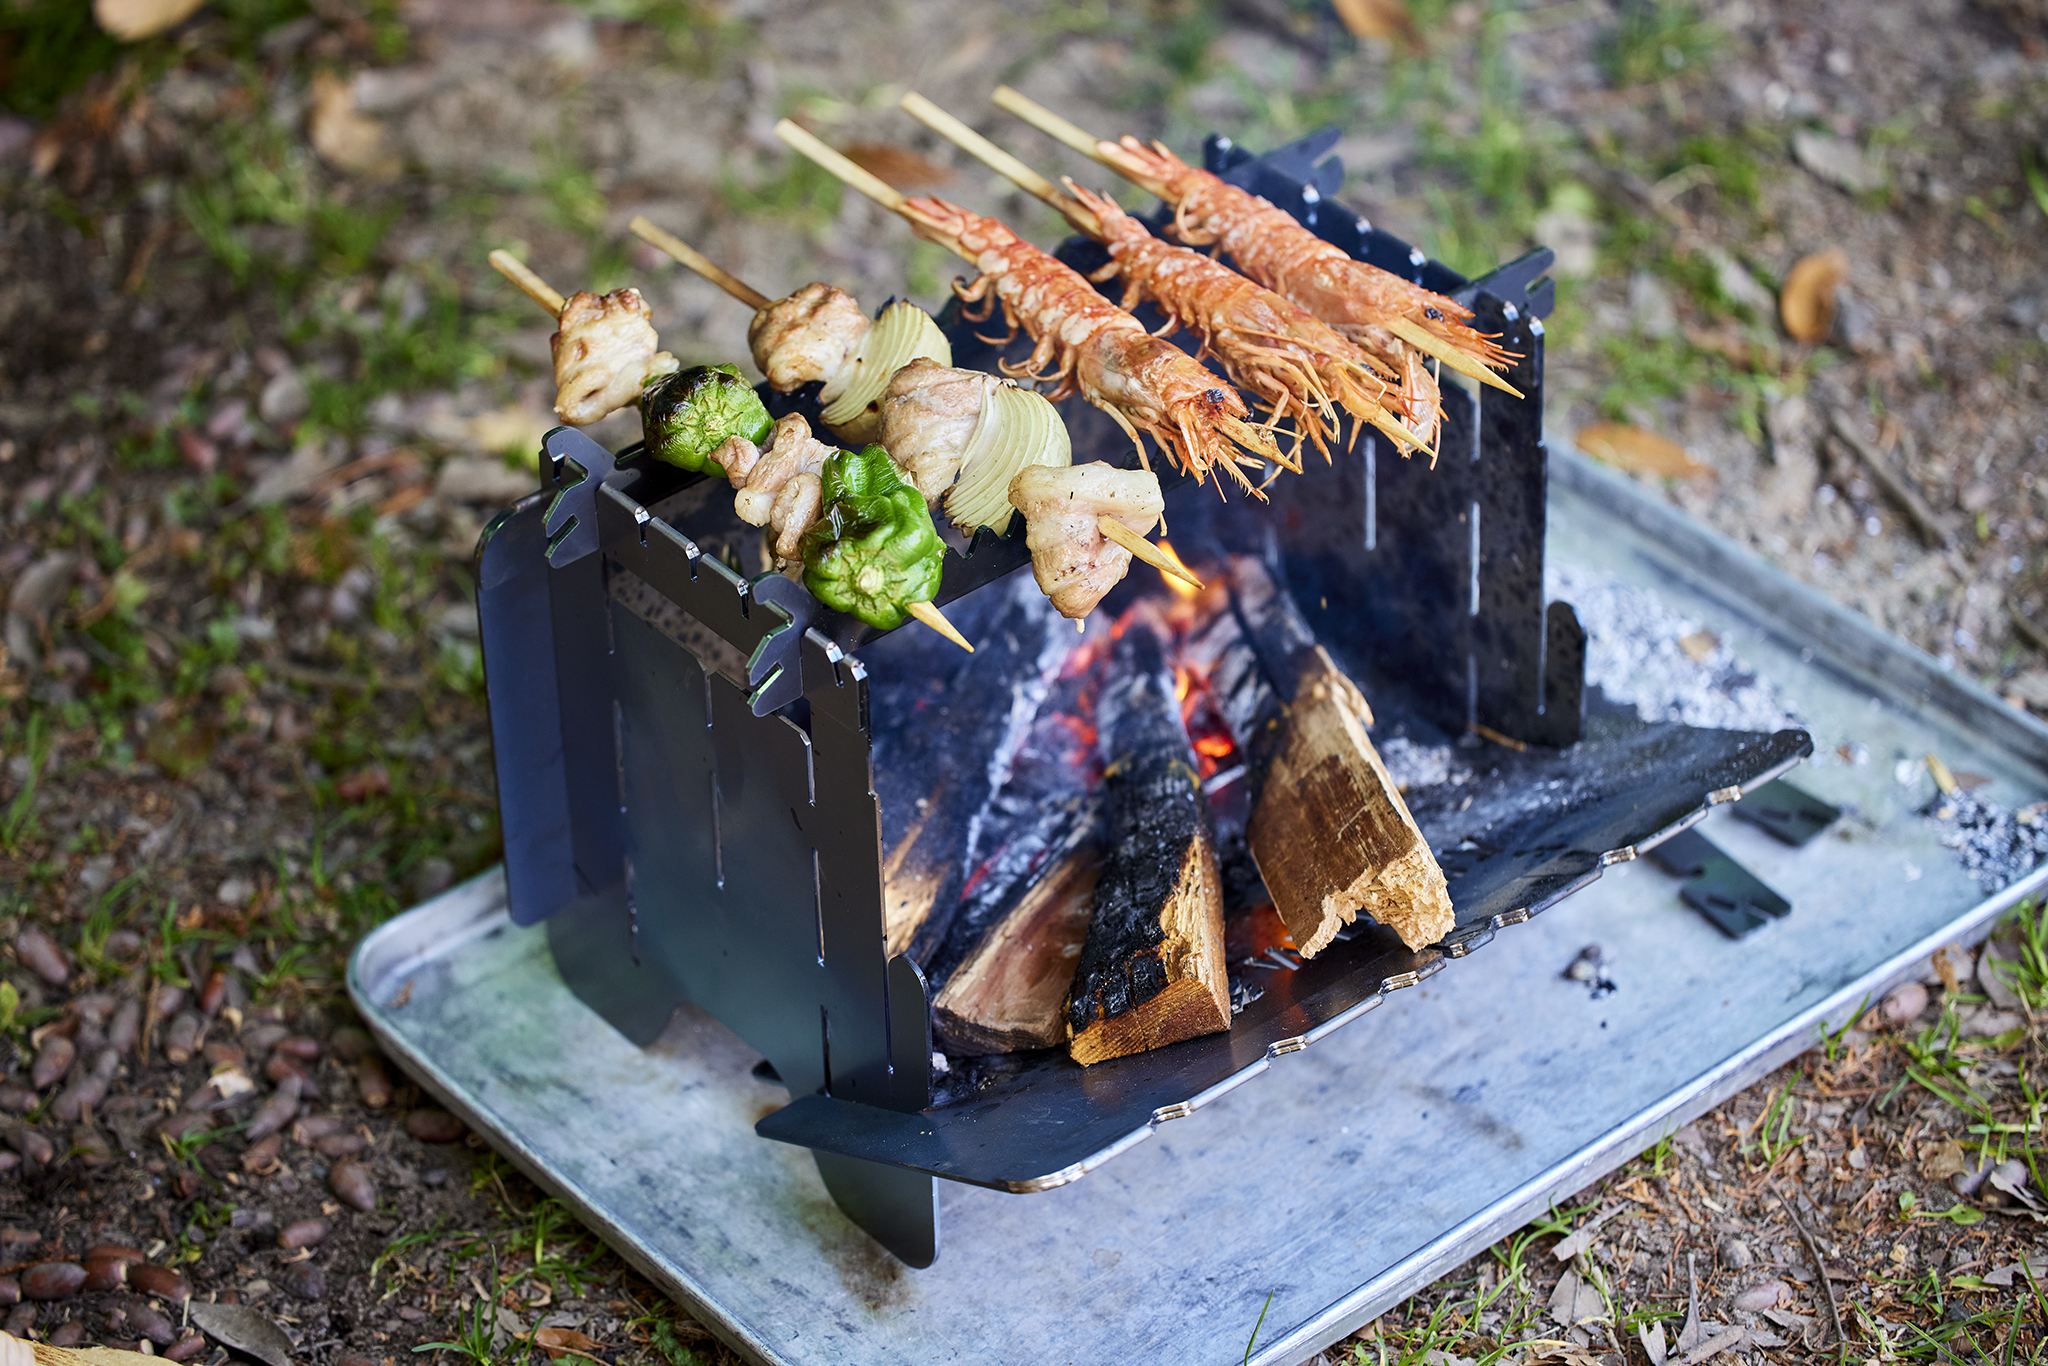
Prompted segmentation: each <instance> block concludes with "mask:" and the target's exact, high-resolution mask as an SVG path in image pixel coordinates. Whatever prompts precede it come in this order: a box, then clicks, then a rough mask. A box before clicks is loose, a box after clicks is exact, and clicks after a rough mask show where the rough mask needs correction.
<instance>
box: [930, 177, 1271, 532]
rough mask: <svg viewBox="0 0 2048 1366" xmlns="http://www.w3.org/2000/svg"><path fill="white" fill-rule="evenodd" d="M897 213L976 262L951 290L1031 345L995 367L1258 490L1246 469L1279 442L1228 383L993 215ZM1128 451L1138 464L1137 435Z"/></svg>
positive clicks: (1190, 463)
mask: <svg viewBox="0 0 2048 1366" xmlns="http://www.w3.org/2000/svg"><path fill="white" fill-rule="evenodd" d="M903 212H904V216H905V217H906V218H908V219H909V220H910V222H911V224H912V226H913V228H914V229H915V231H916V232H917V235H918V236H920V237H922V238H924V239H926V240H927V241H931V242H936V243H938V244H939V245H941V246H945V247H949V248H951V249H952V250H954V251H956V252H958V253H959V254H961V255H962V256H965V257H967V258H969V259H970V260H972V261H973V262H974V265H975V267H976V269H978V270H979V271H980V272H981V274H980V275H979V276H978V277H976V278H975V279H974V280H973V281H971V282H968V283H964V284H963V283H956V284H955V285H954V286H953V291H954V293H956V294H958V295H959V296H960V298H961V299H962V300H963V301H965V302H968V303H985V304H986V305H987V308H988V309H990V310H992V309H993V308H994V307H995V306H996V305H997V304H1000V305H1001V306H1002V310H1003V318H1004V320H1005V321H1006V322H1007V323H1008V324H1009V326H1010V336H1012V337H1014V336H1016V334H1017V331H1018V329H1019V328H1020V327H1021V328H1022V330H1023V331H1025V332H1026V333H1028V334H1029V335H1030V336H1031V338H1032V340H1033V341H1034V342H1035V343H1036V346H1035V347H1034V349H1033V350H1032V352H1031V355H1030V357H1029V358H1028V359H1027V360H1025V361H1024V362H1023V364H1021V365H1015V366H1013V365H1008V364H1005V365H1004V367H1003V369H1004V372H1005V373H1006V374H1010V375H1012V376H1015V377H1018V378H1028V379H1031V380H1034V381H1042V380H1057V385H1056V387H1055V388H1054V389H1053V391H1052V392H1051V393H1050V394H1049V395H1047V397H1049V398H1052V399H1054V400H1058V399H1062V398H1065V397H1067V396H1068V395H1070V394H1073V393H1076V392H1078V393H1080V394H1081V395H1082V397H1084V398H1086V399H1087V400H1088V402H1090V403H1092V404H1094V405H1095V406H1096V407H1098V408H1100V409H1102V411H1103V412H1105V413H1108V414H1109V416H1110V417H1111V418H1112V419H1113V420H1114V421H1115V422H1116V424H1117V425H1118V426H1120V427H1122V428H1123V429H1124V431H1125V432H1126V433H1127V434H1128V435H1129V436H1130V438H1131V440H1132V441H1133V442H1134V443H1136V442H1137V441H1138V434H1139V433H1140V432H1143V433H1145V434H1146V435H1148V436H1150V437H1151V438H1152V439H1153V440H1154V441H1156V442H1158V443H1159V446H1160V448H1161V449H1162V450H1164V451H1166V452H1167V454H1168V455H1169V457H1170V458H1171V459H1172V460H1173V461H1174V463H1175V464H1177V465H1178V466H1179V467H1180V468H1182V469H1184V470H1186V471H1187V472H1188V473H1190V474H1192V475H1194V476H1195V477H1196V478H1197V479H1206V478H1210V477H1215V478H1216V479H1217V487H1218V488H1219V489H1220V488H1221V487H1222V483H1221V477H1220V476H1217V475H1215V474H1214V472H1215V471H1216V470H1217V469H1219V468H1220V469H1222V470H1225V471H1227V472H1228V473H1229V474H1230V475H1231V477H1232V478H1234V479H1236V480H1237V481H1238V483H1239V484H1240V485H1242V486H1243V487H1244V488H1245V489H1246V490H1247V491H1248V492H1252V493H1257V492H1258V489H1257V487H1256V486H1255V485H1254V484H1253V483H1252V481H1251V480H1250V479H1249V478H1247V477H1246V475H1245V472H1244V471H1245V469H1246V468H1251V469H1257V468H1258V467H1259V465H1260V463H1261V462H1262V461H1265V460H1277V459H1278V458H1279V455H1280V452H1279V448H1278V446H1277V445H1275V443H1274V441H1273V437H1272V433H1271V432H1270V431H1268V430H1267V429H1266V428H1264V427H1261V426H1259V425H1257V424H1255V423H1252V422H1250V421H1248V420H1247V419H1248V417H1249V410H1248V409H1247V408H1246V407H1245V403H1244V400H1243V399H1242V398H1240V397H1239V396H1238V394H1237V392H1236V391H1235V390H1234V389H1231V388H1230V387H1229V386H1228V385H1224V384H1220V383H1218V382H1217V378H1216V376H1215V375H1213V374H1211V373H1210V372H1209V371H1208V370H1206V369H1204V368H1203V367H1202V366H1201V365H1200V364H1199V363H1198V362H1196V361H1195V359H1194V358H1193V357H1191V356H1189V355H1188V354H1187V352H1185V351H1183V350H1181V349H1180V348H1179V347H1177V346H1175V345H1173V344H1172V343H1171V342H1168V341H1165V340H1162V339H1161V338H1158V337H1155V336H1153V335H1152V334H1151V333H1149V332H1147V331H1146V330H1145V328H1144V325H1143V324H1141V323H1140V322H1139V321H1138V320H1137V319H1136V318H1133V317H1132V316H1131V315H1130V314H1128V313H1126V312H1124V311H1123V310H1122V309H1120V308H1118V307H1117V306H1116V305H1115V304H1114V303H1112V302H1110V301H1109V300H1108V299H1106V298H1104V297H1103V296H1102V295H1101V294H1100V293H1099V292H1098V291H1097V290H1096V289H1095V288H1094V287H1093V286H1091V285H1090V284H1089V283H1088V281H1087V280H1086V279H1085V278H1084V277H1083V276H1081V275H1080V274H1078V273H1077V272H1076V271H1074V270H1073V269H1072V268H1071V267H1069V266H1068V265H1067V264H1066V263H1065V262H1062V261H1059V260H1057V259H1055V258H1054V257H1052V256H1050V255H1048V254H1047V253H1045V252H1043V251H1040V250H1039V249H1038V248H1037V247H1035V246H1033V245H1031V244H1030V243H1029V242H1026V241H1024V240H1023V239H1022V238H1020V237H1018V236H1017V234H1016V233H1014V232H1012V231H1010V229H1009V228H1007V227H1005V226H1004V225H1003V224H1002V223H1000V222H998V221H997V220H995V219H993V218H985V217H983V216H982V215H980V214H977V213H971V212H969V211H968V210H966V209H963V208H961V207H960V206H959V205H957V204H949V203H947V202H946V201H945V200H943V199H933V198H929V197H919V198H915V199H911V200H908V201H907V202H906V203H905V204H904V205H903ZM982 316H984V317H986V316H987V311H986V310H985V311H984V313H983V314H982ZM1138 455H1139V459H1140V461H1141V462H1143V461H1144V460H1145V455H1144V447H1143V446H1142V445H1139V448H1138ZM1147 468H1150V466H1149V463H1147Z"/></svg>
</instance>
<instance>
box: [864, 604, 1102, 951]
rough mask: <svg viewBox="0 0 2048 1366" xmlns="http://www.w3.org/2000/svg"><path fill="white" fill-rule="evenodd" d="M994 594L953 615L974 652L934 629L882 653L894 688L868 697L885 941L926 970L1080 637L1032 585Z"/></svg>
mask: <svg viewBox="0 0 2048 1366" xmlns="http://www.w3.org/2000/svg"><path fill="white" fill-rule="evenodd" d="M988 593H989V598H990V601H989V604H988V606H987V607H986V608H984V609H983V610H984V611H985V613H986V615H982V616H968V615H966V614H964V613H961V612H959V611H957V610H956V611H955V612H954V615H955V618H956V622H957V624H959V625H960V626H961V628H962V629H963V630H967V631H968V632H969V633H970V634H971V636H972V638H973V639H974V641H975V652H974V653H973V654H971V655H963V654H961V653H960V652H959V651H958V650H957V649H955V648H954V647H953V646H952V645H950V644H947V643H946V642H945V641H943V640H940V639H939V638H938V637H937V636H935V635H933V634H932V633H931V632H927V631H919V632H914V633H898V635H896V636H892V637H891V638H890V639H889V640H888V641H887V642H885V644H886V645H887V646H888V647H890V648H889V649H888V650H887V651H880V650H878V651H875V652H874V656H875V660H876V663H877V664H878V665H880V666H882V667H885V668H886V669H887V671H888V674H889V682H890V686H887V687H877V688H874V689H873V690H872V696H873V697H874V699H875V700H874V703H873V705H874V709H875V715H874V717H873V727H874V734H875V740H874V773H875V795H876V796H877V798H878V799H879V802H880V806H881V821H882V850H883V855H882V882H883V911H884V938H885V941H886V943H887V947H888V952H889V953H890V954H891V955H895V954H898V953H908V954H910V955H911V956H912V957H913V958H915V959H916V960H917V961H918V962H919V963H920V964H925V963H927V962H929V960H930V959H931V957H932V955H933V954H934V953H935V952H936V951H937V950H938V948H939V946H940V945H941V944H943V942H944V941H945V938H946V931H947V928H948V925H949V923H950V921H951V919H952V915H953V912H954V910H955V909H956V908H957V907H958V906H959V904H960V894H961V888H962V887H963V885H964V884H965V881H966V877H967V873H968V870H969V869H971V868H972V867H973V866H974V864H975V862H976V859H977V848H976V845H977V839H976V835H977V832H978V830H979V827H980V826H981V824H982V823H983V821H984V819H985V815H986V812H987V810H988V807H989V803H990V802H991V801H992V800H993V798H994V796H995V794H996V791H997V788H998V787H999V785H1000V784H1001V782H1002V780H1003V777H1004V774H1005V773H1006V772H1007V771H1008V768H1009V762H1010V757H1011V756H1012V755H1013V754H1014V753H1015V751H1016V748H1017V745H1018V743H1019V742H1020V741H1021V740H1022V738H1023V736H1024V734H1025V733H1026V732H1027V731H1028V729H1029V727H1030V725H1031V722H1032V719H1033V718H1034V717H1035V716H1036V715H1037V714H1038V711H1039V708H1040V706H1041V704H1042V703H1043V701H1044V699H1045V696H1046V694H1047V692H1048V690H1049V689H1050V687H1051V684H1052V680H1053V678H1054V676H1055V675H1056V674H1057V673H1058V671H1059V667H1060V665H1061V663H1062V662H1064V661H1065V659H1066V657H1067V655H1068V653H1069V652H1071V651H1072V649H1073V648H1074V643H1075V639H1076V637H1075V635H1074V633H1073V630H1072V629H1071V628H1069V627H1067V623H1066V620H1065V618H1063V617H1061V616H1060V615H1059V613H1057V612H1055V611H1053V610H1052V607H1051V606H1050V604H1048V603H1047V602H1046V600H1045V595H1044V594H1042V593H1040V592H1038V590H1037V587H1036V585H1035V584H1033V583H1032V582H1031V580H1030V579H1029V578H1028V577H1013V578H1012V579H1011V581H1010V582H1009V583H1008V584H1006V585H1004V586H1002V587H992V588H991V589H989V590H988ZM1061 628H1066V629H1061Z"/></svg>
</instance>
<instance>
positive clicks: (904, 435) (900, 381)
mask: <svg viewBox="0 0 2048 1366" xmlns="http://www.w3.org/2000/svg"><path fill="white" fill-rule="evenodd" d="M627 226H628V227H629V228H630V229H631V230H632V231H633V233H634V234H635V235H636V236H638V237H640V238H641V239H642V240H643V241H645V242H648V243H650V244H652V245H653V246H655V247H658V248H660V249H661V250H662V251H665V252H667V253H668V254H669V255H670V256H673V257H674V258H675V259H676V260H677V261H680V262H681V263H682V264H683V265H685V266H688V267H689V268H690V269H691V270H693V271H696V272H697V274H699V275H701V276H703V277H704V278H705V279H707V280H709V281H711V283H713V284H715V285H717V286H718V287H719V288H720V289H723V290H724V291H725V292H726V293H728V294H730V295H731V296H732V297H733V298H735V299H738V300H739V301H740V302H741V303H743V304H746V305H748V306H749V307H751V308H753V309H754V310H755V313H756V316H757V317H758V316H760V315H761V314H763V313H765V312H766V311H767V309H768V308H769V306H770V305H771V304H772V303H773V302H774V301H773V300H770V299H769V298H768V296H767V295H765V294H763V293H761V292H760V291H759V290H757V289H755V288H753V287H752V286H750V285H748V284H746V283H745V282H744V281H742V280H740V279H738V278H737V277H735V276H733V275H732V274H730V273H729V272H727V271H726V270H724V269H723V268H721V267H720V266H718V265H717V264H716V263H714V262H713V261H712V260H711V259H710V258H708V257H706V256H705V255H704V254H703V253H701V252H699V251H697V250H696V249H695V248H694V247H692V246H690V244H689V243H687V242H685V241H683V240H682V239H681V238H679V237H677V236H675V235H674V234H672V233H669V232H664V231H663V230H662V229H661V228H658V227H656V226H655V225H654V224H653V223H650V222H648V221H647V220H646V219H645V218H635V219H634V220H633V221H632V222H631V223H630V224H628V225H627ZM793 297H794V296H793ZM774 359H775V357H774V356H773V355H769V356H765V357H763V356H757V357H756V360H757V361H759V362H760V363H761V365H762V369H763V370H764V371H765V370H767V369H768V368H769V362H771V361H773V360H774ZM923 364H924V363H923V362H915V361H914V362H912V363H911V364H910V365H907V366H905V367H904V368H903V369H902V370H899V371H898V372H897V374H896V376H895V377H894V378H893V379H892V380H891V382H890V389H889V397H888V398H886V399H885V400H884V418H883V442H882V444H883V445H884V446H886V447H887V448H888V449H889V453H890V457H891V458H892V459H894V460H895V461H896V463H897V464H898V465H900V466H902V467H904V468H905V470H906V471H908V472H909V473H910V474H911V475H912V477H913V479H914V480H915V482H916V483H917V484H918V488H919V491H920V492H922V493H924V494H925V496H926V497H927V498H931V497H934V496H936V493H935V490H934V488H933V487H930V486H928V484H929V483H930V482H932V481H930V480H928V479H927V478H926V477H925V476H924V474H923V473H922V469H921V466H922V462H921V461H920V460H919V459H918V456H917V454H916V452H915V451H914V450H912V449H910V448H911V447H912V445H913V443H914V442H915V440H916V437H917V436H918V435H922V433H916V432H915V431H914V428H915V427H916V426H918V425H921V424H918V423H917V422H916V420H915V419H916V414H917V407H916V405H917V401H918V400H919V399H920V398H928V397H930V396H931V395H932V394H933V393H934V390H935V389H937V387H938V385H935V384H921V383H917V382H916V381H917V380H919V379H920V378H921V376H919V375H917V374H915V373H913V372H916V371H918V370H919V369H920V368H921V367H922V366H923ZM932 369H933V370H938V369H939V367H936V366H934V367H932ZM944 373H945V374H947V375H952V376H963V375H968V374H971V372H966V371H958V370H948V371H945V372H944ZM771 382H772V381H771ZM944 382H945V381H944V380H940V383H941V384H943V383H944ZM899 414H902V415H903V417H904V420H902V421H900V422H899V421H898V415H899ZM892 438H895V439H892ZM950 444H953V445H954V446H956V447H957V445H958V443H957V442H954V443H950ZM956 463H957V461H956ZM1035 468H1049V467H1045V466H1037V467H1035ZM947 477H949V476H947ZM1154 482H1155V487H1156V481H1154ZM938 487H939V488H943V487H944V485H943V484H939V485H938ZM1011 487H1012V488H1014V487H1015V484H1014V482H1013V483H1012V485H1011ZM1030 487H1032V488H1034V489H1042V488H1045V487H1050V486H1048V485H1044V484H1043V483H1042V481H1041V482H1038V483H1033V484H1032V485H1030ZM1010 502H1011V505H1012V506H1013V507H1017V508H1018V510H1019V511H1021V512H1023V513H1024V514H1025V521H1026V523H1027V527H1028V526H1029V524H1030V523H1031V522H1032V518H1033V513H1032V510H1031V509H1028V508H1024V507H1022V506H1020V505H1018V504H1017V502H1016V499H1015V498H1011V499H1010ZM1162 510H1163V504H1162ZM1095 530H1096V532H1097V533H1098V534H1099V535H1100V536H1101V537H1102V538H1103V539H1105V540H1109V541H1112V542H1114V543H1115V544H1117V545H1119V546H1122V547H1123V548H1124V549H1125V550H1126V551H1128V552H1130V554H1131V555H1133V556H1135V557H1137V558H1138V559H1141V560H1143V561H1144V562H1145V563H1147V564H1149V565H1151V566H1152V567H1153V568H1155V569H1157V570H1159V571H1160V572H1161V573H1162V574H1172V575H1174V576H1175V577H1177V578H1180V579H1184V580H1186V581H1187V582H1189V583H1191V584H1194V585H1195V586H1196V587H1198V588H1199V587H1200V586H1201V580H1200V579H1198V578H1196V577H1195V575H1194V574H1193V573H1192V572H1191V571H1190V570H1189V569H1188V568H1187V567H1186V566H1185V565H1183V564H1181V563H1180V561H1179V560H1177V559H1175V558H1174V557H1173V556H1171V555H1169V554H1167V553H1166V552H1165V551H1163V550H1161V549H1160V548H1159V547H1158V546H1156V545H1154V544H1153V543H1152V542H1151V541H1148V540H1146V539H1145V537H1144V536H1143V535H1141V534H1139V533H1138V532H1137V531H1135V530H1133V529H1132V528H1131V527H1130V526H1129V525H1128V524H1127V523H1126V522H1125V521H1123V520H1120V519H1119V518H1118V517H1116V516H1114V515H1112V514H1111V513H1110V512H1108V511H1102V512H1100V513H1098V515H1097V518H1096V528H1095ZM1026 544H1027V545H1032V544H1033V543H1032V540H1031V533H1030V531H1029V530H1027V534H1026ZM1033 549H1034V551H1036V550H1037V549H1038V547H1037V546H1036V545H1033ZM1036 559H1037V556H1036V555H1034V563H1035V562H1036ZM1121 577H1122V571H1121V570H1120V569H1119V570H1118V572H1117V573H1116V575H1115V576H1113V577H1112V578H1111V579H1110V580H1109V582H1110V584H1114V583H1115V582H1116V580H1117V579H1118V578H1121ZM1044 582H1045V579H1044V577H1043V576H1041V578H1040V583H1041V585H1043V583H1044ZM1107 591H1108V586H1107V585H1105V586H1104V588H1103V592H1107ZM1048 592H1050V590H1048ZM1095 597H1096V598H1097V599H1099V598H1100V597H1101V593H1097V594H1096V595H1095ZM1093 605H1094V604H1093V600H1091V601H1090V603H1089V606H1091V607H1092V606H1093ZM1069 615H1073V614H1072V613H1070V614H1069ZM1081 615H1086V614H1085V613H1082V614H1081Z"/></svg>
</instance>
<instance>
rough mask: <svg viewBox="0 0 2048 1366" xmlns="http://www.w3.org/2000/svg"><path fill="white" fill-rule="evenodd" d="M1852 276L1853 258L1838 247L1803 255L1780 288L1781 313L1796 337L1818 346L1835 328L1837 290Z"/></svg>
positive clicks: (1790, 331) (1779, 302)
mask: <svg viewBox="0 0 2048 1366" xmlns="http://www.w3.org/2000/svg"><path fill="white" fill-rule="evenodd" d="M1848 276H1849V258H1848V257H1846V256H1844V255H1843V254H1842V253H1841V252H1839V251H1835V250H1829V251H1818V252H1815V253H1814V254H1813V255H1811V256H1802V257H1800V258H1799V259H1798V260H1797V261H1796V262H1794V263H1793V265H1792V271H1791V273H1790V274H1789V275H1787V276H1786V277H1785V287H1784V288H1783V289H1781V290H1779V291H1778V316H1779V317H1780V318H1782V319H1783V320H1784V323H1785V330H1786V331H1787V332H1789V333H1791V334H1792V337H1793V339H1794V340H1797V341H1803V342H1805V343H1806V344H1807V345H1808V346H1818V345H1820V344H1821V343H1822V342H1824V341H1826V340H1827V339H1828V333H1830V332H1832V331H1834V328H1835V291H1837V290H1839V289H1840V288H1841V287H1842V281H1843V280H1845V279H1847V278H1848Z"/></svg>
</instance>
